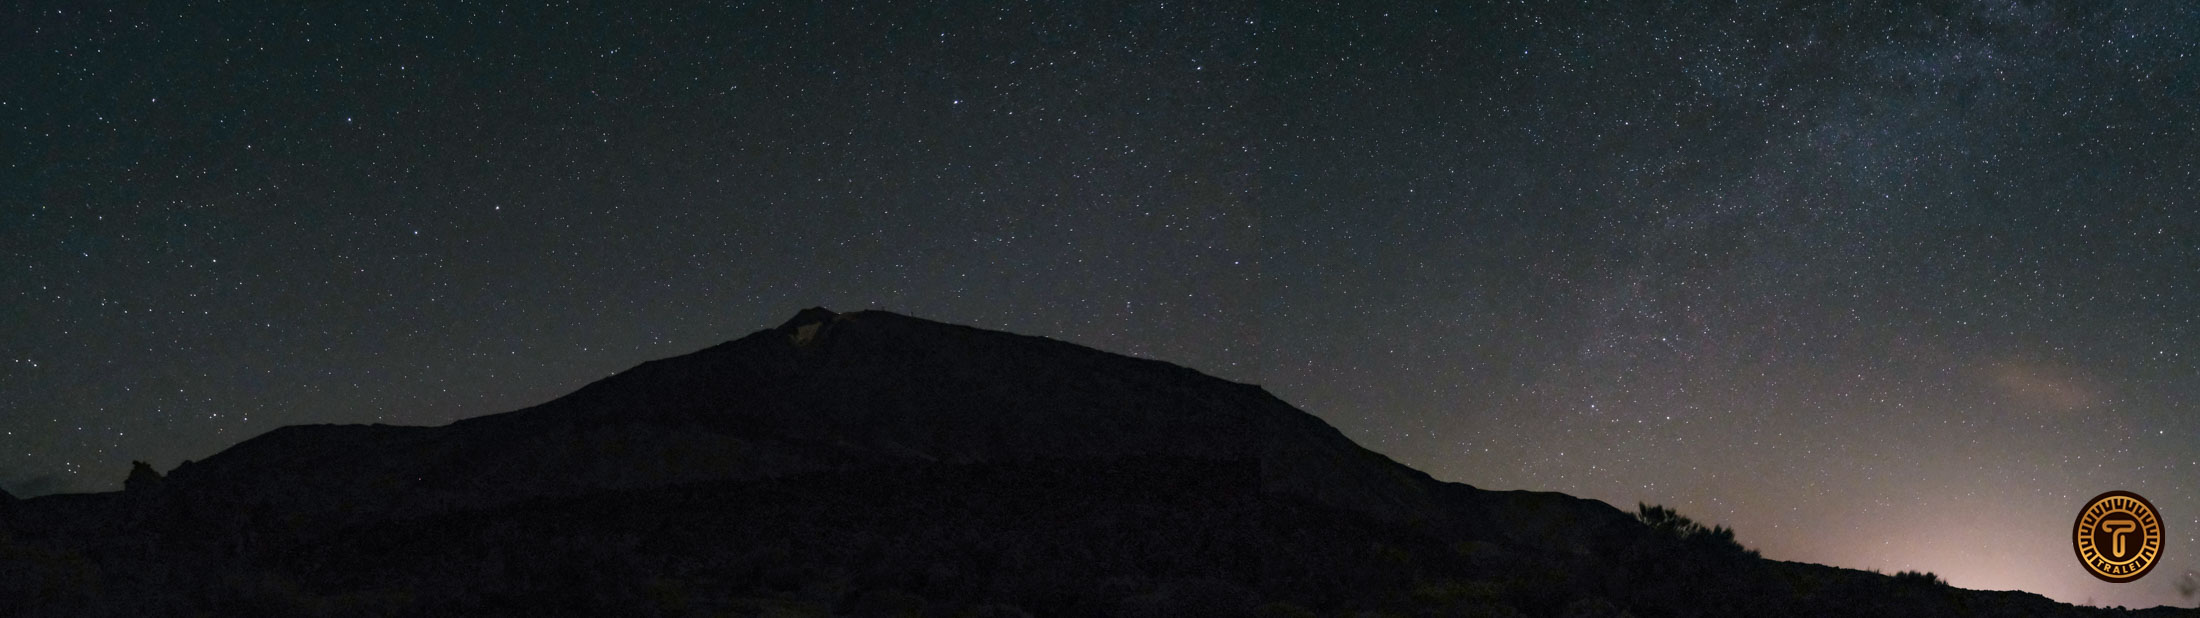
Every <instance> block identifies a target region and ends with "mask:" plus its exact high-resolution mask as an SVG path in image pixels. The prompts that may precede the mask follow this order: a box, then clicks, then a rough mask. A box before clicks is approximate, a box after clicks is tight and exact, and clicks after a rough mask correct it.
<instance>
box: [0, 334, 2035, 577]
mask: <svg viewBox="0 0 2200 618" xmlns="http://www.w3.org/2000/svg"><path fill="white" fill-rule="evenodd" d="M0 506H6V505H5V504H4V503H0ZM13 506H14V508H13V509H12V511H11V512H6V513H4V514H0V516H4V517H5V518H6V525H5V526H0V532H4V533H7V535H8V536H7V537H0V541H4V543H0V568H5V569H10V570H9V571H7V572H6V573H14V574H15V575H16V576H15V577H12V578H8V579H6V580H5V581H11V582H12V583H10V584H7V585H10V586H14V587H15V589H14V590H0V599H4V598H12V599H16V602H17V603H18V604H19V606H17V607H14V608H13V609H15V610H18V611H23V612H29V613H41V612H43V613H50V614H53V615H79V614H86V613H91V614H113V615H120V614H131V615H175V614H195V613H201V612H208V611H212V612H215V613H222V614H246V615H250V614H266V615H299V614H328V615H334V614H345V613H360V614H364V615H387V614H424V615H435V614H445V613H464V614H482V613H515V614H518V613H526V614H541V613H567V612H576V613H590V614H600V613H620V614H628V615H633V614H662V615H717V614H734V615H761V614H771V613H775V612H778V613H787V614H790V615H804V614H813V615H824V614H850V615H906V614H909V613H912V612H914V613H917V614H922V615H1022V614H1024V613H1030V614H1035V615H1186V614H1198V615H1240V614H1254V613H1266V614H1273V615H1295V614H1294V612H1302V611H1308V612H1317V613H1351V612H1357V611H1363V610H1381V611H1393V612H1408V613H1427V612H1437V613H1439V614H1440V615H1450V614H1451V613H1466V614H1473V613H1482V614H1491V613H1493V612H1494V613H1496V614H1499V615H1501V614H1503V612H1506V611H1528V612H1531V613H1536V614H1555V613H1571V614H1576V615H1620V613H1621V612H1628V613H1631V614H1633V615H1701V614H1704V613H1708V614H1709V615H1743V614H1751V613H1760V612H1763V611H1780V612H1784V613H1797V614H1806V615H1842V614H1846V613H1852V612H1853V611H1861V610H1865V609H1869V610H1870V611H1872V612H1874V613H1882V614H1887V613H1891V614H1903V613H1911V614H1916V615H1945V614H1948V613H1979V612H1982V611H1990V613H1994V614H1998V615H2009V614H2012V613H2014V614H2019V615H2029V614H2039V615H2063V614H2067V613H2071V612H2076V611H2077V610H2076V609H2075V608H2069V607H2068V606H2061V605H2057V604H2053V603H2051V602H2048V601H2047V600H2046V599H2044V598H2039V597H2037V596H2036V595H2025V594H2023V593H1979V592H1971V591H1954V590H1953V589H1947V588H1945V587H1940V588H1925V589H1915V587H1913V586H1909V585H1908V584H1902V583H1899V582H1891V581H1883V580H1886V579H1887V578H1883V577H1878V576H1875V575H1869V574H1862V573H1857V572H1854V571H1846V570H1841V569H1827V568H1824V567H1816V565H1786V564H1784V563H1774V562H1769V561H1762V560H1757V559H1754V558H1751V557H1747V556H1743V555H1740V554H1734V553H1731V552H1722V551H1719V550H1716V549H1705V548H1698V547H1691V546H1688V545H1687V544H1684V543H1680V542H1678V541H1675V540H1672V539H1665V538H1662V537H1659V536H1657V535H1655V534H1652V533H1651V532H1650V531H1649V530H1648V529H1647V528H1645V527H1644V526H1642V525H1641V524H1639V523H1637V522H1636V521H1635V520H1634V519H1633V518H1631V517H1630V516H1629V515H1628V514H1626V513H1623V512H1621V511H1619V510H1617V509H1614V508H1612V507H1610V506H1608V505H1605V504H1604V503H1601V502H1597V501H1593V500H1582V499H1578V498H1573V497H1570V496H1566V495H1563V494H1556V493H1543V492H1490V491H1484V490H1479V489H1476V488H1473V487H1469V486H1466V485H1462V484H1456V483H1443V482H1438V481H1436V480H1434V479H1432V478H1430V477H1429V476H1427V475H1426V474H1423V473H1421V472H1419V471H1416V470H1413V469H1411V468H1408V467H1406V466H1403V465H1401V464H1398V463H1396V462H1393V461H1391V460H1390V459H1388V458H1386V457H1383V456H1382V455H1380V454H1377V453H1374V452H1372V451H1368V450H1366V449H1364V448H1361V447H1359V446H1358V445H1356V444H1354V443H1352V442H1351V441H1350V440H1349V439H1347V438H1345V437H1344V436H1343V435H1342V434H1340V433H1338V432H1337V431H1336V430H1335V429H1334V428H1332V427H1330V426H1328V425H1327V424H1325V423H1323V422H1322V421H1321V420H1320V419H1317V418H1315V417H1313V416H1311V415H1308V414H1306V413H1304V412H1301V411H1299V410H1296V409H1294V408H1292V407H1290V406H1289V405H1288V404H1285V403H1284V402H1282V401H1280V400H1278V399H1276V398H1275V397H1273V396H1271V395H1269V394H1268V393H1266V392H1265V391H1262V390H1261V389H1260V388H1258V387H1255V386H1250V385H1244V384H1237V383H1232V382H1228V381H1224V380H1220V379H1216V378H1212V377H1208V376H1205V375H1202V374H1199V373H1198V372H1195V371H1191V370H1189V369H1185V368H1182V367H1178V366H1175V365H1171V364H1168V363H1163V362H1158V361H1150V360H1141V359H1135V358H1129V357H1124V356H1119V355H1114V354H1108V353H1105V352H1100V351H1096V350H1092V349H1088V348H1083V347H1079V346H1075V345H1070V344H1066V343H1062V342H1057V341H1052V340H1047V339H1043V338H1036V337H1026V336H1020V335H1013V334H1008V333H1000V332H993V331H985V330H980V329H974V328H968V327H963V326H955V325H948V324H941V323H937V322H931V321H926V320H921V319H917V318H911V317H907V316H901V315H896V314H892V313H887V312H880V311H866V312H857V313H849V314H836V313H833V312H830V311H826V310H823V309H810V310H805V311H803V312H801V313H800V314H798V315H797V316H795V318H794V319H792V320H790V321H788V322H787V323H785V324H783V325H781V326H779V327H777V328H773V329H769V330H764V331H759V332H757V333H754V334H751V335H749V336H747V337H743V338H741V339H738V340H734V341H731V342H728V343H725V344H721V345H718V346H714V347H712V348H709V349H705V350H701V351H698V352H695V353H692V354H688V355H684V356H680V357H676V358H670V359H664V360H659V361H652V362H648V363H644V364H642V365H640V366H637V367H635V368H633V369H630V370H628V371H625V372H621V373H619V374H617V375H614V376H612V377H610V378H606V379H604V380H601V381H599V382H596V383H594V384H590V385H588V386H587V387H584V388H582V389H580V390H578V391H575V392H574V393H572V394H569V395H567V396H564V397H561V398H558V399H556V400H553V401H550V402H548V403H544V404H542V405H538V406H534V407H531V408H527V409H523V410H518V411H514V412H509V413H504V414H496V415H491V416H484V417H478V418H472V419H467V420H463V421H459V422H456V423H452V424H450V425H447V426H442V427H391V426H303V427H285V428H282V429H278V430H275V431H271V432H269V433H267V434H264V435H262V436H259V437H256V438H253V439H251V440H247V441H245V442H244V443H241V444H238V445H237V446H235V447H233V448H231V449H229V450H226V451H223V452H222V453H219V454H217V455H215V456H213V457H210V458H208V459H207V460H205V461H203V462H197V463H188V462H187V463H186V464H184V465H182V466H179V467H178V468H177V469H176V470H174V471H172V472H171V473H170V474H169V475H167V476H166V477H165V478H162V477H160V476H159V475H157V474H153V473H152V472H151V471H150V470H142V471H139V472H134V473H133V476H132V479H131V481H130V483H129V488H128V489H127V490H126V491H124V492H119V493H114V494H95V495H82V496H49V497H44V498H37V499H32V500H28V501H22V502H19V503H16V504H14V505H13ZM0 574H5V573H0ZM10 592H16V593H19V594H13V595H10V594H6V593H10ZM1904 595H1907V596H1904ZM1888 599H1894V601H1888ZM0 603H5V602H4V601H0ZM1889 603H1892V604H1891V605H1889ZM6 609H10V608H9V606H7V605H4V604H0V610H6Z"/></svg>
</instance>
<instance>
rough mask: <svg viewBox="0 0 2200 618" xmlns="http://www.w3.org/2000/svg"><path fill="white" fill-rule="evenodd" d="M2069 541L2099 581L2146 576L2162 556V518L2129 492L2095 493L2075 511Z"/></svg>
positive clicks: (2126, 580) (2080, 561) (2150, 504)
mask: <svg viewBox="0 0 2200 618" xmlns="http://www.w3.org/2000/svg"><path fill="white" fill-rule="evenodd" d="M2070 536H2071V539H2070V542H2071V544H2072V545H2073V546H2075V547H2076V548H2077V550H2078V562H2079V563H2081V564H2084V565H2085V571H2086V572H2087V573H2092V574H2093V576H2094V577H2098V578H2101V581H2105V582H2110V583H2116V584H2121V583H2124V582H2128V581H2132V580H2136V579H2139V578H2141V577H2146V575H2147V571H2152V570H2154V563H2156V562H2160V561H2161V558H2162V518H2161V517H2160V516H2159V515H2156V514H2155V511H2154V503H2152V502H2147V499H2146V498H2141V497H2139V494H2135V493H2131V492H2128V491H2111V492H2108V493H2105V494H2101V495H2098V496H2094V497H2093V499H2092V500H2088V501H2086V503H2085V508H2083V509H2079V510H2078V523H2076V524H2074V525H2072V531H2071V535H2070Z"/></svg>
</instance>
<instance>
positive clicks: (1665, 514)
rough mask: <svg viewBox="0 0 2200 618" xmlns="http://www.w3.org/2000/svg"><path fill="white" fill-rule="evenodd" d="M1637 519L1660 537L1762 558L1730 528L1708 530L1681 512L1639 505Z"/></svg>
mask: <svg viewBox="0 0 2200 618" xmlns="http://www.w3.org/2000/svg"><path fill="white" fill-rule="evenodd" d="M1635 519H1639V520H1642V523H1643V524H1644V525H1647V526H1650V530H1651V531H1653V532H1656V533H1658V534H1660V535H1663V536H1666V537H1669V538H1672V539H1675V540H1679V541H1681V542H1682V543H1686V544H1689V545H1693V546H1698V547H1706V548H1710V549H1714V550H1719V551H1726V552H1732V553H1735V554H1741V555H1745V556H1749V557H1751V558H1756V557H1758V553H1757V550H1754V549H1748V548H1745V547H1742V544H1741V542H1739V541H1735V540H1734V529H1733V528H1728V527H1726V526H1717V525H1715V526H1712V527H1709V528H1705V527H1704V526H1703V524H1699V523H1696V521H1695V520H1692V519H1689V518H1688V516H1686V515H1682V514H1680V512H1679V511H1675V510H1673V509H1669V508H1665V507H1664V506H1662V505H1656V504H1643V503H1641V502H1637V503H1635Z"/></svg>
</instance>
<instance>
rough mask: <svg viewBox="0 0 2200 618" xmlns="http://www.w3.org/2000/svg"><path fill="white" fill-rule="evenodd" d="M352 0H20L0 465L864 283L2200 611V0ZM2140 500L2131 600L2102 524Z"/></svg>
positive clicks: (545, 387)
mask: <svg viewBox="0 0 2200 618" xmlns="http://www.w3.org/2000/svg"><path fill="white" fill-rule="evenodd" d="M351 4H355V3H327V4H322V3H312V4H309V5H306V6H293V5H292V3H273V2H268V3H260V2H253V3H243V4H242V5H241V6H240V5H234V4H233V5H230V6H222V7H214V8H175V7H162V8H157V9H151V8H145V7H133V8H123V7H113V8H110V6H109V5H106V4H99V5H82V4H81V3H75V2H61V3H52V4H43V3H32V4H31V5H18V12H16V13H13V14H10V15H8V16H7V17H6V18H5V19H0V143H4V144H5V148H0V157H4V158H0V161H4V168H0V318H4V322H0V324H4V327H0V359H4V362H0V486H5V487H6V488H7V489H8V490H9V491H11V492H15V493H17V494H18V495H36V494H46V493H54V492H64V491H104V490H113V489H118V488H119V487H120V484H121V481H122V479H123V477H124V476H125V473H126V472H127V471H128V469H129V462H130V461H131V460H133V459H142V460H147V461H150V462H153V463H154V464H155V466H156V467H158V468H160V469H163V470H165V469H168V468H171V467H173V466H175V465H176V464H177V463H178V462H180V461H182V460H184V459H198V458H203V457H206V456H208V455H211V454H213V453H215V452H218V451H220V450H221V449H223V448H226V447H228V446H230V445H232V444H235V443H236V442H238V441H240V440H243V439H246V438H249V437H251V436H254V435H257V434H259V433H261V432H265V431H267V430H270V429H273V428H275V427H277V426H281V425H287V424H297V423H366V422H383V423H397V424H440V423H445V422H448V421H451V420H453V419H458V418H463V417H468V416H475V415H481V414H487V413H494V412H500V411H506V410H511V409H515V408H519V407H522V406H526V405H530V404H534V403H539V402H542V401H545V400H548V399H550V398H553V397H556V396H558V395H560V394H563V393H566V392H569V391H571V390H573V389H576V388H578V387H580V386H581V385H583V384H586V383H588V382H589V381H592V380H595V379H598V378H602V377H604V376H606V375H609V374H611V373H613V372H616V371H619V370H622V369H624V368H627V367H630V366H632V365H634V364H636V363H639V362H641V361H645V360H649V359H654V358H661V357H666V356H671V355H676V354H681V353H685V352H688V351H692V350H695V349H699V348H702V347H706V346H709V345H712V344H715V343H718V342H721V341H725V340H728V339H733V338H736V337H739V336H742V335H744V334H746V333H748V332H751V331H754V330H757V329H761V328H766V327H769V326H773V325H776V324H778V323H779V322H781V321H783V320H785V319H786V318H787V317H789V316H791V315H793V314H794V312H795V311H796V310H798V309H801V308H803V307H808V306H812V305H823V306H826V307H831V308H834V309H840V310H853V309H861V308H882V309H888V310H892V311H896V312H901V313H907V314H911V315H917V316H922V317H928V318H932V319H938V320H943V321H949V322H959V323H967V324H972V325H977V326H982V327H988V328H998V329H1005V330H1010V331H1015V332H1021V333H1027V334H1036V335H1044V336H1049V337H1055V338H1059V339H1064V340H1068V341H1072V342H1076V343H1081V344H1085V345H1090V346H1094V347H1098V348H1101V349H1106V350H1110V351H1116V352H1122V353H1128V354H1134V355H1139V356H1144V357H1150V358H1158V359H1164V360H1169V361H1173V362H1177V363H1179V364H1184V365H1187V366H1190V367H1193V368H1196V369H1200V370H1202V371H1205V372H1208V373H1210V374H1214V375H1217V376H1221V377H1225V378H1229V379H1233V380H1239V381H1245V382H1254V383H1259V384H1262V385H1265V386H1266V387H1267V388H1268V389H1269V390H1270V391H1271V392H1274V393H1276V394H1277V395H1279V396H1281V397H1282V398H1284V399H1285V400H1287V401H1290V402H1292V403H1293V404H1295V405H1298V406H1299V407H1301V408H1303V409H1305V410H1307V411H1309V412H1311V413H1313V414H1315V415H1318V416H1320V417H1322V418H1323V419H1326V420H1327V421H1329V422H1330V423H1331V424H1333V425H1336V426H1337V427H1338V428H1339V429H1341V430H1343V432H1344V433H1345V434H1346V435H1348V436H1350V437H1352V438H1353V439H1355V440H1358V441H1359V442H1361V443H1362V444H1364V445H1366V446H1368V447H1369V448H1373V449H1375V450H1378V451H1381V452H1383V453H1385V454H1388V455H1390V456H1392V457H1393V458H1396V459H1398V460H1400V461H1401V462H1404V463H1406V464H1409V465H1412V466H1415V467H1417V468H1421V469H1423V470H1427V471H1429V472H1430V473H1432V474H1434V475H1436V476H1437V477H1438V478H1441V479H1445V480H1453V481H1460V482H1466V483H1471V484H1474V485H1476V486H1480V487H1485V488H1495V489H1514V488H1529V489H1540V490H1555V491H1564V492H1568V493H1572V494H1575V495H1580V496H1586V497H1591V498H1597V499H1602V500H1605V501H1607V502H1611V503H1613V504H1614V505H1616V506H1621V507H1623V508H1630V509H1631V508H1632V507H1633V506H1634V504H1635V503H1636V502H1637V501H1646V502H1652V503H1664V504H1666V505H1669V506H1674V507H1676V508H1678V509H1679V510H1680V511H1681V512H1682V513H1685V514H1688V515H1690V516H1692V517H1695V518H1697V519H1699V520H1704V521H1710V522H1718V523H1724V524H1727V525H1731V526H1733V527H1735V528H1736V529H1737V530H1738V535H1739V539H1740V540H1741V541H1742V542H1743V543H1744V544H1746V545H1748V546H1751V547H1754V548H1759V549H1761V550H1763V552H1764V554H1765V556H1767V557H1770V558H1777V559H1786V560H1800V561H1808V562H1820V563H1826V564H1833V565H1839V566H1847V567H1855V568H1877V569H1880V570H1884V571H1887V572H1894V571H1897V570H1906V569H1917V570H1928V571H1933V572H1936V573H1938V574H1940V575H1941V576H1943V577H1945V578H1947V579H1948V580H1950V581H1951V582H1952V583H1954V584H1955V585H1958V586H1962V587H1968V588H1991V589H2009V588H2015V589H2023V590H2029V591H2033V592H2039V593H2042V594H2046V595H2049V596H2051V597H2054V598H2057V599H2060V600H2064V601H2069V602H2078V603H2084V602H2088V601H2090V602H2093V603H2097V604H2102V605H2116V604H2122V605H2133V606H2150V605H2155V604H2161V603H2176V604H2181V605H2187V606H2190V605H2193V604H2195V603H2196V602H2200V600H2186V599H2180V598H2179V597H2178V596H2177V594H2176V593H2175V592H2173V591H2172V588H2171V584H2172V583H2173V582H2174V580H2176V579H2177V578H2178V577H2179V576H2180V575H2182V574H2183V573H2185V572H2187V571H2191V570H2200V408H2196V406H2200V323H2196V319H2200V213H2196V212H2194V211H2195V209H2200V5H2195V4H2193V3H2189V2H2179V1H2169V0H2165V1H2162V2H2139V3H2127V2H2072V3H2069V5H2068V6H2058V5H2038V4H2034V3H2026V2H1993V1H1977V2H1927V3H1918V4H1922V5H1923V6H1908V5H1909V4H1911V3H1899V4H1900V6H1897V4H1898V3H1873V2H1860V3H1827V4H1831V5H1839V6H1828V7H1802V6H1792V7H1783V8H1773V7H1772V6H1771V5H1769V4H1766V5H1762V6H1755V5H1752V6H1739V7H1737V6H1729V5H1726V4H1723V3H1695V2H1676V3H1673V4H1674V5H1675V6H1674V7H1672V8H1659V7H1655V6H1652V5H1654V4H1657V3H1652V2H1608V3H1607V2H1599V3H1590V6H1586V7H1585V6H1580V5H1577V4H1572V3H1569V4H1567V5H1565V6H1545V5H1542V4H1530V5H1525V6H1523V5H1520V4H1517V3H1503V4H1497V3H1453V2H1436V3H1406V2H1389V3H1383V2H1346V3H1342V4H1344V5H1346V6H1345V7H1342V8H1339V7H1327V8H1316V7H1314V6H1311V5H1312V4H1314V3H1285V2H1273V3H1268V2H1263V3H1242V4H1241V3H1228V2H1223V3H1183V2H1166V3H1163V2H1147V3H1136V4H1114V3H1098V2H1093V3H1087V2H1059V3H1054V2H1003V3H969V4H961V3H950V2H921V3H918V2H908V3H869V2H859V3H830V4H826V3H819V4H814V5H810V4H793V3H789V4H780V3H768V2H733V3H730V5H700V4H697V5H683V6H677V7H665V8H645V7H640V6H634V4H639V3H579V5H577V6H557V7H548V8H544V7H538V6H534V5H535V4H536V3H516V4H517V5H516V6H512V7H504V8H496V7H488V6H481V5H480V4H478V3H475V4H456V3H449V4H451V6H442V7H430V6H404V7H400V6H379V5H377V6H350V5H351ZM390 4H394V3H390ZM1698 4H1706V5H1708V4H1718V5H1719V6H1697V5H1698ZM889 5H892V6H889ZM996 5H997V6H996ZM2111 489H2127V490H2131V491H2136V492H2138V493H2140V494H2142V495H2144V496H2146V497H2147V498H2149V499H2151V500H2152V501H2153V503H2154V504H2155V505H2156V506H2157V507H2159V508H2160V509H2161V510H2162V511H2163V512H2164V515H2165V520H2166V523H2167V527H2168V531H2169V535H2168V537H2169V538H2168V552H2167V554H2166V556H2165V558H2164V560H2163V562H2162V563H2161V565H2160V566H2159V567H2158V568H2157V569H2155V571H2154V573H2153V575H2151V576H2150V577H2148V578H2146V579H2142V580H2140V581H2139V582H2137V583H2133V584H2128V585H2121V586H2117V585H2111V584H2106V583H2102V582H2099V581H2097V580H2095V579H2093V578H2092V577H2091V576H2089V575H2087V574H2086V573H2085V572H2084V571H2083V570H2082V569H2081V567H2080V566H2079V565H2078V564H2077V562H2076V559H2075V558H2074V557H2073V555H2072V552H2071V549H2070V545H2069V540H2068V538H2067V535H2068V534H2069V530H2070V526H2071V521H2072V519H2073V518H2074V517H2075V516H2076V514H2077V510H2078V508H2079V506H2080V505H2081V504H2082V503H2083V502H2084V501H2085V500H2086V499H2087V498H2090V497H2092V496H2093V495H2095V494H2098V493H2101V492H2104V491H2108V490H2111Z"/></svg>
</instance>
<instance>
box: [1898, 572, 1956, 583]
mask: <svg viewBox="0 0 2200 618" xmlns="http://www.w3.org/2000/svg"><path fill="white" fill-rule="evenodd" d="M1894 581H1895V583H1899V584H1923V585H1927V586H1946V585H1948V582H1947V581H1945V580H1942V579H1940V576H1939V575H1934V574H1932V573H1929V572H1925V571H1903V572H1900V573H1896V574H1894Z"/></svg>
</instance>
